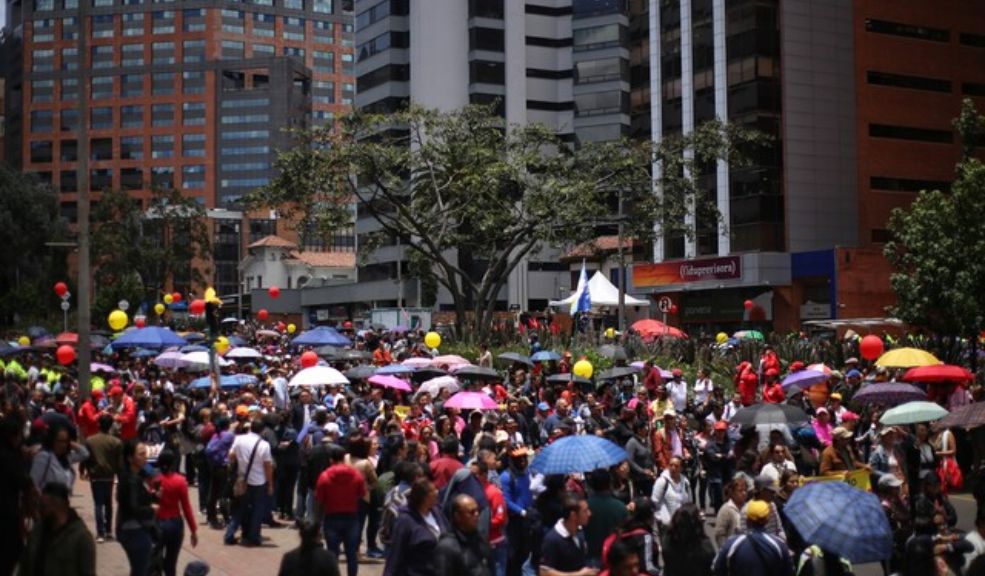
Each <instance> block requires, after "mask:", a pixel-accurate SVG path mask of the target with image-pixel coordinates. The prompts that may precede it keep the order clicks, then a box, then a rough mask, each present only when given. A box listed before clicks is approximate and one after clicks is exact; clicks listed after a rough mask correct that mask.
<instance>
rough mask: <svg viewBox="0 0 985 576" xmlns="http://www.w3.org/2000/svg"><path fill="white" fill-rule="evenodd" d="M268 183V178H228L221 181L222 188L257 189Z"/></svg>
mask: <svg viewBox="0 0 985 576" xmlns="http://www.w3.org/2000/svg"><path fill="white" fill-rule="evenodd" d="M269 183H270V178H229V179H225V178H224V179H223V180H222V184H221V186H222V187H223V188H259V187H261V186H266V185H267V184H269Z"/></svg>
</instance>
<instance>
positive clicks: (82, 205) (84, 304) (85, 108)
mask: <svg viewBox="0 0 985 576" xmlns="http://www.w3.org/2000/svg"><path fill="white" fill-rule="evenodd" d="M88 6H89V3H88V2H86V1H84V0H83V1H81V2H79V11H78V14H79V42H78V46H79V68H78V73H77V74H76V78H78V89H79V114H78V123H79V125H78V132H77V133H78V144H77V148H78V151H79V158H78V162H77V163H76V177H75V181H76V182H78V186H79V189H78V193H77V196H78V209H77V213H78V220H79V222H78V233H79V240H78V244H79V286H78V290H79V349H78V361H79V396H80V397H81V398H82V399H85V398H88V397H89V394H90V392H91V391H92V383H91V382H90V372H89V370H90V368H91V361H92V350H91V348H90V347H89V342H90V338H89V327H90V324H91V321H90V313H91V302H90V297H89V287H90V282H91V278H90V276H91V274H90V272H91V270H90V268H91V265H90V262H89V82H88V79H89V22H88V18H89V17H88V15H87V13H88Z"/></svg>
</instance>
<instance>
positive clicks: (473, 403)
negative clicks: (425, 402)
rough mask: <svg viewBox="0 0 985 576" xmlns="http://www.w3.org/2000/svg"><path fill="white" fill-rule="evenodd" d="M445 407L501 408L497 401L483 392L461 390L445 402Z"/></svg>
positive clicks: (470, 408) (463, 408)
mask: <svg viewBox="0 0 985 576" xmlns="http://www.w3.org/2000/svg"><path fill="white" fill-rule="evenodd" d="M445 408H459V409H461V410H495V409H497V408H499V404H496V401H495V400H493V399H492V398H490V397H489V396H487V395H486V394H483V393H482V392H459V393H458V394H455V395H454V396H452V397H451V398H449V399H448V401H447V402H445Z"/></svg>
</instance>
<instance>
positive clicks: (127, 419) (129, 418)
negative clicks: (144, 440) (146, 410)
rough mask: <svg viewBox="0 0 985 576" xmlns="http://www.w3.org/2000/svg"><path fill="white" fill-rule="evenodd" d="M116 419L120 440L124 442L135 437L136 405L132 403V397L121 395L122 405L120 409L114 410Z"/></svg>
mask: <svg viewBox="0 0 985 576" xmlns="http://www.w3.org/2000/svg"><path fill="white" fill-rule="evenodd" d="M113 411H114V412H116V416H115V418H116V421H117V422H118V423H119V425H120V440H123V441H124V442H126V441H127V440H133V439H134V438H136V437H137V405H136V404H134V403H133V398H131V397H129V396H123V406H122V409H121V410H120V411H118V412H117V411H116V410H113Z"/></svg>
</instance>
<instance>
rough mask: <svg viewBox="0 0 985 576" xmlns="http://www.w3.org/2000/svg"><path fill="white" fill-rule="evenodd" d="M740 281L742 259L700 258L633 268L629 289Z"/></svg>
mask: <svg viewBox="0 0 985 576" xmlns="http://www.w3.org/2000/svg"><path fill="white" fill-rule="evenodd" d="M739 278H742V258H740V257H738V256H728V257H726V258H703V259H699V260H676V261H673V262H659V263H656V264H637V265H636V266H633V287H634V288H652V287H655V286H668V285H671V284H684V283H686V282H705V281H709V280H736V279H739Z"/></svg>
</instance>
